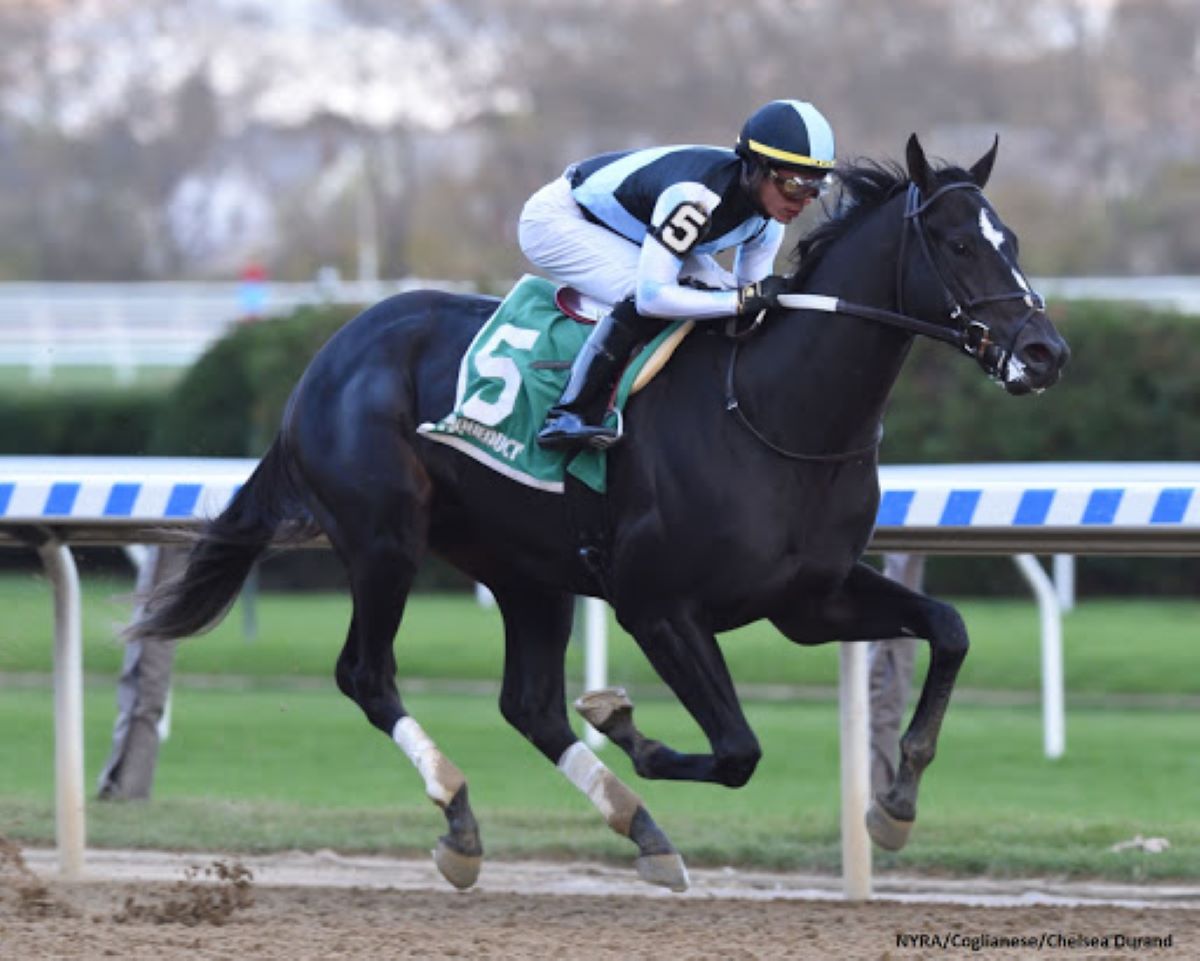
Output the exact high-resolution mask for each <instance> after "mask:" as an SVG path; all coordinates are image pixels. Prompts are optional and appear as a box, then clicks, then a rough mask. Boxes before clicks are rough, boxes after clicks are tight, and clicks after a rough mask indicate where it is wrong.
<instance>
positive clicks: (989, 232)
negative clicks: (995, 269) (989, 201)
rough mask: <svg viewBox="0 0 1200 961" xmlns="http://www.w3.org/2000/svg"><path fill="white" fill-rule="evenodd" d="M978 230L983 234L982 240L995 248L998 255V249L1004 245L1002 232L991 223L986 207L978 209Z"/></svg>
mask: <svg viewBox="0 0 1200 961" xmlns="http://www.w3.org/2000/svg"><path fill="white" fill-rule="evenodd" d="M979 230H980V232H981V233H982V234H983V239H984V240H986V241H987V242H988V243H989V244H991V245H992V246H993V247H995V248H996V252H997V253H999V252H1000V248H1001V247H1002V246H1003V245H1004V231H1002V230H1000V229H999V228H998V227H997V226H996V225H995V224H994V223H992V218H991V217H989V216H988V211H987V207H980V208H979Z"/></svg>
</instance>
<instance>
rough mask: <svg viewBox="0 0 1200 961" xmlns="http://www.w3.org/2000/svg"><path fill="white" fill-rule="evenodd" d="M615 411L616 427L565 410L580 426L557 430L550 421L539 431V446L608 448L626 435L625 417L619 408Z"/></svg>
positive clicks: (548, 447) (550, 447) (549, 447)
mask: <svg viewBox="0 0 1200 961" xmlns="http://www.w3.org/2000/svg"><path fill="white" fill-rule="evenodd" d="M613 413H614V414H616V415H617V425H616V427H615V428H612V427H605V426H604V425H603V424H589V423H588V422H587V421H585V420H584V419H583V418H582V417H580V416H579V415H578V414H575V413H573V412H569V411H568V412H565V414H566V416H568V417H570V418H572V419H573V420H575V421H576V422H577V424H578V426H577V427H575V429H573V430H567V429H564V428H557V432H556V427H557V425H556V424H554V423H548V424H547V425H546V426H545V427H543V428H542V429H541V430H540V431H539V432H538V435H537V443H538V446H539V447H543V448H546V449H551V450H552V449H555V448H572V447H591V448H592V449H593V450H607V449H608V448H610V447H612V446H613V445H614V444H616V443H618V442H619V441H620V440H621V438H622V437H623V436H624V435H625V418H624V417H622V416H621V412H620V411H619V410H614V411H613ZM562 416H563V415H562V414H560V415H559V417H560V418H561V417H562Z"/></svg>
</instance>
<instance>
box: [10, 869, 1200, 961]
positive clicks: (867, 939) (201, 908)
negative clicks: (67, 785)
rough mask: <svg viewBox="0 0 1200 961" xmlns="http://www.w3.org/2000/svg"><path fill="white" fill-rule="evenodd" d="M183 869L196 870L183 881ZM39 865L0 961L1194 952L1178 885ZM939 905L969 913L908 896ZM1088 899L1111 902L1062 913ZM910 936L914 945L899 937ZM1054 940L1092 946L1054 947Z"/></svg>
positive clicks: (15, 882) (13, 909) (1196, 915)
mask: <svg viewBox="0 0 1200 961" xmlns="http://www.w3.org/2000/svg"><path fill="white" fill-rule="evenodd" d="M26 862H28V863H26ZM188 865H195V866H197V867H198V868H199V869H200V870H199V873H198V874H197V875H196V876H194V877H185V872H186V870H187V866H188ZM54 867H55V865H54V859H53V855H52V853H51V852H44V851H33V852H25V853H24V857H22V855H21V854H20V853H19V852H16V851H15V849H9V850H8V851H7V852H6V853H5V857H4V860H3V864H2V865H0V957H3V958H5V959H7V958H20V959H41V958H81V959H82V958H87V959H89V961H90V959H95V958H104V957H118V958H127V959H154V961H171V959H175V958H180V959H183V958H186V959H189V961H203V959H210V958H211V959H218V958H220V959H222V961H225V959H228V958H247V959H256V961H257V959H280V961H283V959H287V961H294V959H307V958H312V959H318V958H319V959H349V958H354V959H358V958H371V959H376V958H378V959H389V958H421V959H426V958H463V957H471V958H507V959H526V958H529V959H533V958H536V959H575V958H611V959H627V958H654V959H655V961H666V959H671V961H674V959H677V958H721V959H733V958H800V959H808V958H813V959H818V958H819V959H842V958H844V959H858V958H865V959H873V961H874V959H884V958H887V959H892V961H900V959H919V958H920V959H924V958H931V959H932V958H955V957H962V958H966V957H976V958H980V957H983V958H1038V959H1041V958H1080V959H1083V958H1131V957H1162V958H1179V959H1189V961H1190V959H1193V958H1198V957H1200V889H1196V888H1191V889H1175V890H1163V889H1158V890H1154V891H1152V890H1150V889H1128V888H1126V889H1121V888H1114V887H1107V888H1070V889H1068V888H1065V887H1062V886H1055V885H1049V884H1045V883H1043V884H1040V885H1034V884H1026V885H1012V884H1008V885H996V884H986V883H985V884H969V883H952V882H947V881H942V882H918V881H914V880H911V879H909V880H902V879H896V880H888V881H881V882H880V883H879V884H878V885H877V888H878V890H879V891H880V894H881V897H882V898H887V899H888V900H877V901H873V902H871V903H869V904H860V905H851V904H847V903H845V902H842V901H840V900H838V897H839V893H838V887H837V882H836V880H834V879H828V878H815V879H814V878H799V879H798V878H794V877H791V876H788V875H768V874H747V873H743V872H729V871H707V872H693V880H694V882H695V883H694V885H693V889H692V891H691V892H689V894H687V895H685V896H682V897H681V896H676V895H670V894H667V893H665V892H664V893H661V894H660V893H659V892H657V891H655V890H654V889H651V888H647V887H645V886H643V885H639V884H638V883H637V882H636V881H634V880H633V879H632V871H628V872H626V871H622V870H620V869H616V868H611V867H600V866H596V865H578V864H565V865H545V864H541V865H537V864H512V865H505V864H489V865H487V866H485V870H484V874H483V876H482V877H481V879H480V884H479V888H478V889H477V890H475V891H472V892H470V893H467V894H458V893H455V892H453V891H451V890H449V889H448V887H446V886H445V885H444V884H443V883H442V882H440V881H439V880H438V879H437V876H436V873H435V872H434V870H433V868H432V867H431V866H430V865H429V864H427V863H425V862H399V861H385V860H382V859H369V858H359V859H353V858H339V857H337V856H336V855H332V854H327V855H284V856H280V857H275V858H248V859H245V860H244V861H235V860H222V859H216V860H209V861H207V862H206V863H203V859H202V858H199V859H198V856H183V855H163V854H153V853H150V854H133V853H129V852H112V853H110V852H90V853H89V867H88V879H86V880H83V881H77V882H63V881H56V880H53V879H52V878H53V874H54ZM247 870H248V871H250V872H252V873H253V874H254V877H253V879H251V878H249V877H247V876H246V873H245V872H246V871H247ZM193 873H195V872H193ZM550 892H566V893H550ZM953 896H957V897H960V898H966V899H967V900H969V901H971V902H974V903H971V904H963V903H947V902H946V901H945V900H942V901H937V900H933V901H921V900H912V899H925V898H932V899H938V898H942V899H944V898H948V897H953ZM1100 897H1104V898H1107V899H1109V900H1110V901H1112V900H1115V901H1116V902H1119V903H1122V904H1125V905H1129V906H1112V904H1111V903H1110V904H1106V905H1100V904H1097V903H1090V904H1087V905H1086V906H1082V907H1081V906H1075V905H1071V904H1068V903H1066V902H1067V901H1071V900H1075V901H1079V900H1082V901H1085V902H1086V901H1091V900H1093V899H1096V898H1100ZM893 898H903V899H908V900H891V899H893ZM1034 902H1038V903H1034ZM1000 905H1004V906H1000ZM910 934H911V935H925V936H927V938H928V941H927V943H926V944H925V945H923V946H921V945H911V944H910V945H904V944H901V943H899V941H898V936H903V935H910ZM1118 935H1119V936H1123V937H1125V938H1130V937H1133V936H1143V937H1145V936H1149V937H1153V938H1159V939H1167V938H1169V946H1162V947H1158V948H1154V949H1150V948H1146V947H1142V948H1138V949H1135V948H1132V947H1129V946H1128V945H1126V946H1124V947H1122V946H1120V945H1119V943H1118V942H1117V936H1118ZM1043 937H1045V938H1046V939H1047V941H1046V942H1045V943H1042V944H1041V945H1040V946H1038V945H1036V944H1035V945H1031V946H1029V947H1025V948H1008V949H1006V948H1002V947H997V945H998V944H1000V943H1001V941H1002V939H1016V938H1022V939H1033V941H1034V942H1039V941H1041V939H1042V938H1043ZM933 938H942V939H945V940H948V941H949V942H950V945H949V947H947V948H942V947H939V946H937V945H936V944H935V943H933V940H932V939H933ZM1065 938H1084V939H1103V938H1107V939H1108V941H1109V944H1108V946H1107V947H1104V946H1102V945H1101V944H1099V943H1098V944H1097V946H1096V947H1094V948H1087V947H1080V946H1078V944H1077V945H1076V946H1074V947H1069V946H1066V945H1065V944H1061V946H1056V945H1057V944H1060V943H1061V942H1056V939H1065ZM973 939H974V948H973V946H972V941H973Z"/></svg>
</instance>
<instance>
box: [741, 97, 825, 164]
mask: <svg viewBox="0 0 1200 961" xmlns="http://www.w3.org/2000/svg"><path fill="white" fill-rule="evenodd" d="M736 149H737V153H738V155H739V156H741V157H742V158H743V159H745V160H750V161H753V160H757V161H758V162H760V163H762V164H765V165H766V166H769V167H784V168H787V169H790V170H800V171H808V172H812V173H828V172H829V171H830V170H832V169H833V164H834V144H833V128H832V127H830V126H829V121H828V120H826V119H825V117H824V115H823V114H822V113H821V111H819V110H818V109H817V108H816V107H814V106H813V105H812V104H811V103H807V102H805V101H803V100H772V101H771V102H770V103H769V104H767V105H766V106H765V107H760V108H759V109H758V110H756V111H754V113H752V114H751V115H750V118H749V119H748V120H747V121H746V123H745V124H744V125H743V127H742V133H741V136H740V137H738V142H737V148H736Z"/></svg>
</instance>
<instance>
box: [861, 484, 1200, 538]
mask: <svg viewBox="0 0 1200 961" xmlns="http://www.w3.org/2000/svg"><path fill="white" fill-rule="evenodd" d="M880 479H881V482H882V487H883V495H882V500H881V502H880V505H879V515H878V522H877V523H878V527H877V529H876V532H875V539H874V541H873V543H872V546H873V547H874V548H876V549H878V550H919V551H925V552H938V553H1002V554H1014V553H1020V552H1024V551H1035V552H1036V551H1047V552H1057V553H1070V554H1118V553H1119V554H1194V553H1197V552H1198V551H1200V548H1198V546H1197V545H1198V543H1200V463H1049V464H969V465H950V464H944V465H931V466H897V467H885V468H883V469H882V470H881V471H880Z"/></svg>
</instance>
